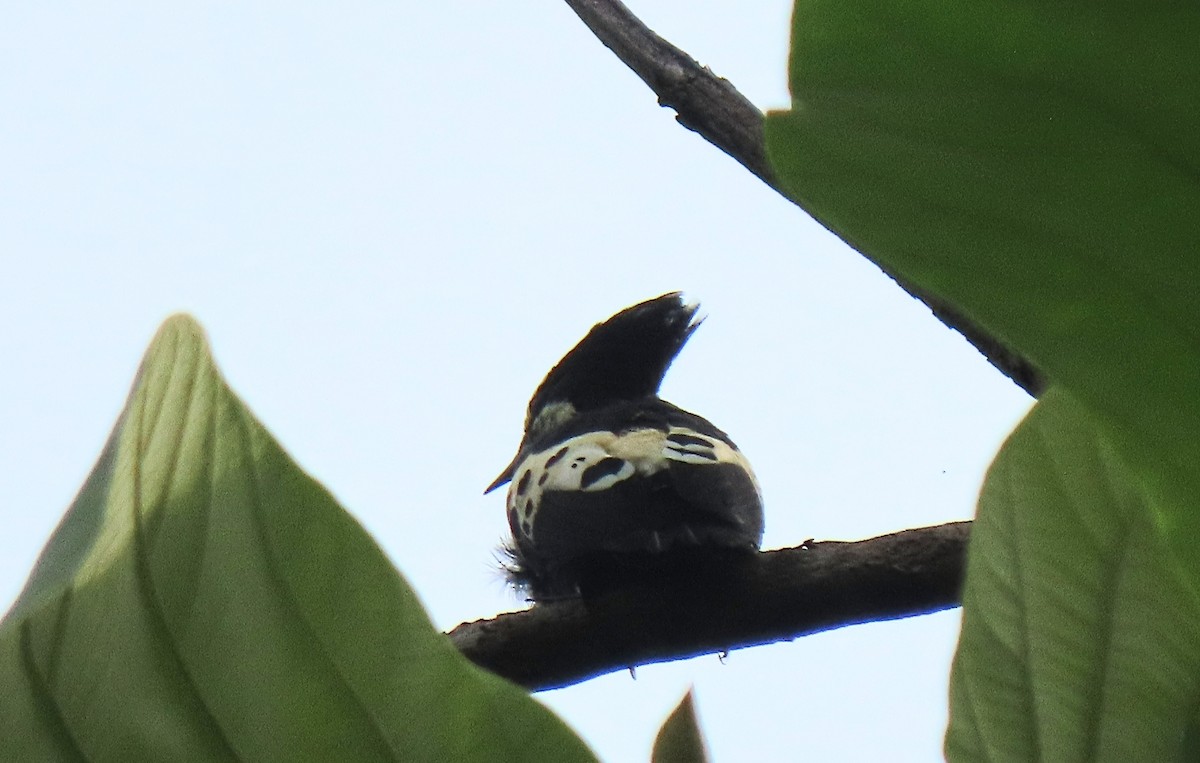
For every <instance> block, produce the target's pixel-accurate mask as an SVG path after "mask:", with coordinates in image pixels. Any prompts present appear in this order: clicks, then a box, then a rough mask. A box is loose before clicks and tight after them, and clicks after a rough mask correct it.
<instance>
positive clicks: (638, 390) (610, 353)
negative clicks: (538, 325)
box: [529, 292, 700, 421]
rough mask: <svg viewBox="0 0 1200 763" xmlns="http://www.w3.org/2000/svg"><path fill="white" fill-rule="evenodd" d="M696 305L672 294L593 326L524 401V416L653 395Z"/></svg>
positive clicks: (688, 327) (692, 323) (687, 329)
mask: <svg viewBox="0 0 1200 763" xmlns="http://www.w3.org/2000/svg"><path fill="white" fill-rule="evenodd" d="M697 309H698V307H697V306H696V305H685V304H684V303H683V299H682V297H681V295H680V293H679V292H672V293H670V294H664V295H662V296H661V297H656V298H654V299H651V300H648V301H646V302H642V303H640V304H637V305H634V306H633V307H629V308H626V309H624V310H622V311H621V312H619V313H617V314H616V315H614V316H613V317H611V318H609V319H608V320H606V321H604V322H603V323H598V324H596V325H595V326H593V327H592V330H591V331H589V332H588V334H587V336H585V337H584V338H583V339H581V340H580V341H579V344H577V345H575V347H574V348H573V349H572V350H571V351H570V352H568V353H567V354H566V355H564V356H563V358H562V360H560V361H558V364H557V365H555V366H554V368H552V369H551V370H550V373H548V374H546V378H545V380H544V381H542V384H541V386H539V387H538V388H537V391H536V392H534V393H533V398H532V399H531V400H530V401H529V420H530V421H532V420H533V419H534V418H536V417H537V414H538V412H539V411H540V410H541V409H542V408H543V407H545V406H546V404H548V403H552V402H558V401H564V402H568V403H570V404H571V405H572V406H574V408H575V409H576V410H577V411H587V410H595V409H596V408H601V407H603V406H605V405H608V404H609V403H614V402H618V401H621V400H637V399H639V398H643V397H648V396H650V395H653V394H655V393H657V392H658V388H659V386H660V385H661V384H662V380H663V376H664V375H665V374H666V373H667V368H669V367H670V365H671V361H673V360H675V356H676V355H678V354H679V351H680V350H681V349H683V345H684V343H685V342H687V340H688V337H690V336H691V335H692V332H693V331H695V330H696V327H697V326H699V325H700V322H699V321H693V318H695V316H696V310H697Z"/></svg>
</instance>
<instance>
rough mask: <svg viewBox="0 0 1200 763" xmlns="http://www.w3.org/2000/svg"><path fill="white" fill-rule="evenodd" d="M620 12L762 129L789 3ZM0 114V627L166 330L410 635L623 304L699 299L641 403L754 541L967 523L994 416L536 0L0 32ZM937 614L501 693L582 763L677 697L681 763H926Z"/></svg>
mask: <svg viewBox="0 0 1200 763" xmlns="http://www.w3.org/2000/svg"><path fill="white" fill-rule="evenodd" d="M631 7H632V8H633V10H634V11H635V12H637V13H639V14H640V15H641V16H642V18H643V19H644V20H645V21H647V23H649V24H650V25H651V27H653V28H655V29H656V30H657V31H659V32H660V33H661V34H663V35H664V36H665V37H667V38H668V39H670V40H672V41H673V42H674V43H676V44H677V45H679V46H680V47H682V48H684V49H685V50H687V51H688V52H690V53H691V54H692V55H693V56H695V57H697V58H698V59H699V60H700V61H701V62H702V63H705V64H707V65H708V66H710V67H711V68H712V69H713V70H714V71H716V72H717V73H718V74H720V75H722V76H725V77H727V78H729V79H730V80H731V81H732V82H733V83H734V84H735V85H736V86H738V87H739V88H740V89H741V90H742V92H743V93H745V94H746V95H747V96H748V97H749V98H750V99H751V100H752V101H754V102H755V103H756V104H758V105H759V106H761V107H763V108H779V107H784V106H786V105H787V84H786V68H785V67H786V55H787V21H788V14H789V13H790V5H789V4H788V3H786V2H783V0H767V2H762V3H752V4H749V5H747V4H744V3H736V2H732V0H724V1H723V2H715V1H714V2H702V3H696V2H682V1H671V2H668V1H667V0H659V1H651V0H647V1H646V2H637V1H636V0H635V1H634V2H632V5H631ZM0 104H3V110H4V116H3V117H2V118H0V268H2V270H0V273H2V275H0V357H2V358H3V359H4V373H3V374H2V375H0V527H3V531H2V532H0V611H3V610H4V609H7V607H8V605H9V603H11V601H12V600H13V599H14V598H15V597H16V595H17V593H18V591H19V590H20V587H21V585H22V583H23V581H24V578H25V576H26V575H27V574H28V571H29V569H30V567H31V565H32V563H33V561H34V559H35V557H36V555H37V554H38V552H39V550H40V549H41V547H42V545H43V544H44V542H45V541H46V539H47V537H48V536H49V533H50V531H51V530H52V529H53V527H54V525H55V524H56V523H57V522H58V520H59V518H60V516H61V514H62V513H63V511H64V510H65V509H66V507H67V506H68V505H69V503H70V501H71V499H72V497H73V495H74V493H75V491H76V490H77V489H78V487H79V486H80V485H81V484H82V482H83V479H84V478H85V476H86V475H87V473H88V472H89V471H90V470H91V468H92V465H93V463H94V461H95V459H96V457H97V455H98V454H99V451H100V448H101V446H102V444H103V443H104V441H105V439H106V438H107V436H108V432H109V429H110V428H111V426H112V424H113V422H114V420H115V418H116V415H117V413H118V412H119V411H120V409H121V407H122V405H123V403H124V399H125V396H126V394H127V392H128V389H129V385H130V383H131V381H132V379H133V374H134V372H135V370H136V368H137V364H138V362H139V359H140V357H141V355H142V353H143V351H144V350H145V348H146V345H147V343H148V342H149V340H150V338H151V336H152V335H153V333H154V331H155V330H156V328H157V327H158V325H159V323H160V322H161V321H162V320H163V319H164V318H165V317H166V316H167V315H168V314H170V313H172V312H175V311H179V310H184V311H188V312H190V313H192V314H193V315H195V316H196V317H197V318H198V319H199V320H200V321H201V323H202V324H203V325H204V326H205V327H206V329H207V331H208V333H209V337H210V340H211V342H212V344H213V347H214V352H215V354H216V357H217V361H218V363H219V364H220V366H221V368H222V369H223V371H224V373H225V375H226V377H227V378H228V380H229V382H230V383H231V384H232V386H233V387H234V389H235V390H236V391H237V392H238V393H239V394H240V395H241V396H242V397H243V399H244V400H245V401H246V402H247V403H248V404H249V406H250V407H251V409H252V410H253V411H254V412H255V413H256V414H257V416H258V417H259V418H260V419H261V420H262V421H263V422H264V423H265V424H266V425H267V427H268V428H269V429H270V430H271V431H272V432H273V433H274V435H275V436H276V437H277V438H278V439H279V440H280V441H281V442H282V443H283V445H284V446H285V447H286V448H287V449H288V450H289V452H290V453H291V454H292V455H293V457H294V458H295V459H296V460H297V461H298V462H299V463H300V464H301V465H302V466H303V467H304V468H305V469H307V470H308V471H309V472H310V473H311V474H313V475H314V476H315V477H317V478H318V479H319V480H321V481H322V482H323V483H324V484H325V485H326V486H328V487H329V488H330V489H331V490H332V491H333V493H334V494H335V495H336V496H337V497H338V498H339V500H341V501H342V503H343V505H344V506H345V507H346V508H347V509H348V510H349V511H350V512H351V513H353V514H354V516H355V517H357V518H358V519H359V520H360V521H361V522H362V523H363V524H364V525H365V526H366V527H367V529H368V530H369V531H370V532H371V533H372V534H373V535H374V536H375V538H376V539H377V540H378V541H379V543H380V544H381V545H382V546H383V547H384V548H385V549H386V550H387V552H388V553H389V554H390V555H391V557H392V559H393V560H394V561H395V563H396V564H397V566H398V567H399V568H400V570H401V571H402V572H403V573H404V575H405V576H406V577H407V578H408V580H409V581H410V582H411V583H412V585H413V586H414V587H415V588H416V590H417V592H418V593H419V594H420V596H421V598H422V600H423V601H424V602H425V604H426V606H427V608H428V609H429V611H430V613H431V615H432V617H433V618H434V620H435V622H436V623H437V624H438V625H439V627H442V628H450V627H453V626H454V625H456V624H457V623H459V622H462V621H465V620H474V619H478V618H481V617H487V616H491V615H493V614H495V613H497V612H501V611H505V610H510V609H516V608H519V607H520V606H522V605H521V603H520V601H518V599H517V598H516V597H515V596H514V595H513V594H512V593H511V592H509V591H507V590H506V589H505V588H504V586H503V585H502V583H501V579H500V576H499V574H498V573H497V571H496V567H495V562H494V549H495V547H496V546H497V545H498V543H499V541H500V540H501V538H502V537H503V534H504V533H505V532H506V531H507V530H506V525H505V519H504V509H503V501H504V499H503V496H502V495H501V494H493V495H490V496H487V497H484V496H483V495H482V494H481V493H482V490H483V488H484V487H485V486H486V485H487V484H488V483H489V482H490V481H491V480H492V478H493V477H495V475H496V473H497V472H498V471H499V470H500V469H501V468H502V467H503V466H504V465H505V464H507V463H508V461H509V459H510V458H511V456H512V454H513V452H514V450H515V448H516V446H517V444H518V441H519V440H520V435H521V424H522V420H523V416H524V409H525V405H526V402H527V401H528V398H529V395H530V393H532V391H533V389H534V387H535V386H536V385H537V383H538V382H539V381H540V380H541V378H542V376H543V375H544V374H545V372H546V371H547V370H548V369H549V368H550V366H551V365H552V364H553V363H554V362H555V361H556V360H558V358H559V357H560V356H561V355H562V354H563V353H564V352H565V351H566V350H568V349H569V348H570V347H571V346H572V345H573V344H574V342H575V341H577V340H578V339H579V338H580V337H582V336H583V334H584V333H585V332H586V331H587V329H588V328H590V327H591V326H592V324H594V323H596V322H598V321H600V320H603V319H604V318H607V317H608V316H609V315H610V314H612V313H614V312H616V311H617V310H619V309H621V308H623V307H625V306H627V305H629V304H632V303H634V302H637V301H640V300H642V299H646V298H649V297H653V296H656V295H658V294H661V293H663V292H666V291H671V290H676V289H682V290H684V291H685V292H686V293H687V295H688V297H689V298H691V299H693V300H698V301H700V302H701V304H702V312H703V313H704V314H706V315H707V316H708V319H707V321H706V322H705V323H704V326H703V327H702V328H701V329H700V330H699V331H698V332H697V333H696V334H695V335H694V337H693V338H692V340H691V342H690V343H689V345H688V346H687V347H686V348H685V350H684V352H683V354H682V356H681V357H680V359H679V360H678V362H677V363H676V364H675V366H674V367H673V369H672V371H671V372H670V373H669V374H668V376H667V381H666V384H665V385H664V389H663V392H664V397H666V398H667V399H669V400H671V401H672V402H675V403H677V404H679V405H682V406H684V407H685V408H689V409H691V410H694V411H696V412H698V413H700V414H702V415H704V416H706V417H708V418H710V419H711V420H712V421H713V422H714V423H716V424H717V426H719V427H721V428H723V429H724V430H726V431H727V432H729V433H730V434H731V436H732V437H733V438H734V439H735V440H736V441H737V442H738V444H739V445H740V446H741V448H742V450H743V451H744V452H745V453H746V454H747V455H748V456H749V458H750V459H751V461H752V462H753V464H754V466H755V469H756V471H757V473H758V476H759V480H760V482H761V483H762V487H763V491H764V494H765V498H766V506H767V533H766V540H765V542H766V545H767V546H768V547H781V546H792V545H796V544H798V543H800V542H802V541H804V540H805V539H807V538H818V539H844V540H852V539H857V538H863V537H869V536H872V535H878V534H881V533H885V532H890V531H894V530H899V529H902V528H906V527H915V526H920V525H927V524H935V523H939V522H944V521H949V520H953V519H962V518H968V517H970V515H971V514H972V512H973V504H974V500H975V497H976V493H977V491H978V488H979V484H980V482H981V479H982V477H983V474H984V470H985V469H986V466H987V464H988V462H989V461H990V459H991V456H992V455H993V453H994V452H995V450H996V449H997V447H998V446H999V444H1000V442H1001V441H1002V439H1003V437H1004V436H1005V435H1006V434H1007V433H1008V432H1009V431H1010V430H1011V428H1012V427H1013V426H1014V425H1015V424H1016V422H1017V421H1018V420H1019V418H1020V416H1021V415H1022V414H1023V413H1024V412H1025V410H1027V409H1028V407H1029V404H1030V401H1029V399H1028V398H1027V397H1026V396H1025V395H1024V393H1022V392H1021V391H1020V390H1019V389H1017V388H1016V387H1015V386H1014V385H1012V384H1011V383H1010V382H1009V381H1008V380H1007V379H1005V378H1003V377H1002V376H1001V375H1000V374H999V373H998V372H996V371H994V370H993V369H992V368H991V366H989V365H988V364H987V362H986V361H985V360H984V359H983V358H982V357H981V356H979V355H978V354H977V353H976V352H975V350H974V349H972V348H971V347H970V346H969V345H968V344H967V343H966V342H965V341H964V340H962V339H961V337H959V336H958V335H957V334H955V333H953V332H951V331H949V330H947V329H945V328H944V327H943V326H942V325H941V324H940V323H939V322H938V321H937V320H935V319H934V318H933V317H932V316H931V315H930V314H929V311H928V310H927V309H926V308H925V307H923V306H922V305H921V304H919V303H917V302H915V301H913V300H911V299H910V298H908V297H907V296H905V295H904V293H903V292H901V291H900V290H899V289H898V288H897V287H895V286H894V285H893V284H892V283H891V282H890V280H889V279H888V278H887V277H886V276H884V275H882V274H880V273H879V272H878V270H877V269H876V268H875V267H874V266H872V265H870V264H869V263H867V262H866V261H865V260H863V259H862V258H861V257H859V256H858V255H857V254H855V253H854V252H852V251H850V250H849V249H848V248H846V247H845V246H844V245H843V244H842V243H841V242H839V241H838V240H837V239H836V238H835V237H834V236H832V235H831V234H829V233H827V232H826V231H824V230H823V229H822V228H820V226H818V225H817V224H816V223H814V222H813V221H812V220H810V219H808V218H807V217H806V216H805V215H804V214H803V213H802V212H801V211H800V210H798V209H797V208H796V207H794V206H792V205H791V204H789V203H787V202H785V201H784V200H783V199H782V198H780V197H779V196H777V195H776V194H775V193H774V192H773V191H771V190H770V189H768V188H767V187H765V186H764V185H762V184H761V183H760V182H759V181H758V180H756V179H755V178H754V177H752V176H751V175H750V174H749V173H748V172H746V171H745V170H743V169H742V168H741V167H740V166H739V165H737V164H736V163H735V162H733V161H732V160H730V159H729V158H728V157H726V156H725V155H723V154H721V153H720V152H718V151H717V150H716V149H714V148H712V147H711V146H709V145H708V144H707V143H705V142H704V141H702V140H701V139H700V138H698V137H696V136H694V135H693V134H691V133H689V132H687V131H685V130H684V129H683V128H681V127H679V126H678V125H676V124H675V122H674V121H673V119H672V117H673V112H670V111H668V110H664V109H661V108H659V107H658V106H657V105H656V103H655V100H654V97H653V95H652V94H651V93H650V92H649V90H647V89H646V87H645V86H644V85H643V84H642V83H641V82H640V80H638V79H637V78H636V77H635V76H634V75H633V74H632V73H630V72H629V71H628V70H627V69H626V68H625V67H624V66H623V65H622V64H620V63H619V62H618V61H617V60H616V58H615V57H613V56H612V54H611V53H609V52H608V51H607V50H606V49H605V48H604V47H603V46H602V45H601V44H600V43H599V42H597V41H596V40H595V38H593V37H592V35H591V33H590V32H588V31H587V29H586V28H585V27H584V26H583V24H582V23H580V22H579V20H578V19H577V18H576V17H575V16H574V14H573V13H571V11H570V10H569V9H568V8H567V6H566V5H565V4H563V3H476V2H470V3H468V2H441V3H413V2H404V1H403V0H399V1H396V2H391V3H374V2H358V3H351V4H343V5H341V6H337V7H335V6H333V5H329V4H312V3H304V2H301V3H295V2H292V3H270V2H267V3H256V4H252V5H249V6H247V5H245V4H240V3H229V2H215V3H205V4H183V5H177V4H170V5H162V4H150V3H125V2H116V3H108V4H102V5H86V4H67V5H62V4H57V5H53V4H36V5H30V4H26V5H24V6H20V7H14V8H11V9H9V10H8V12H7V13H6V20H5V23H4V24H3V25H0ZM958 624H959V615H958V612H957V611H952V612H948V613H942V614H939V615H935V616H929V617H923V618H917V619H913V620H908V621H901V622H894V623H882V624H870V625H864V626H858V627H854V628H848V629H843V630H841V631H836V632H832V633H827V634H821V635H818V636H813V637H808V638H804V639H800V640H797V641H795V642H793V643H789V644H779V645H774V646H770V647H762V648H757V649H752V650H744V651H739V652H734V653H733V654H731V655H730V656H729V658H728V659H727V660H726V662H725V664H721V663H720V662H719V661H718V660H717V658H716V657H708V658H701V659H697V660H691V661H687V662H680V663H673V664H668V665H659V666H648V667H643V668H640V669H639V670H638V671H637V678H636V680H634V679H631V678H630V676H629V675H628V674H627V673H619V674H615V675H610V676H607V677H604V678H601V679H598V680H595V681H591V682H588V683H586V684H583V685H579V686H575V687H570V688H567V689H563V690H559V691H554V692H548V693H545V694H541V695H539V698H540V699H541V700H542V701H543V702H545V703H546V704H548V705H549V706H551V707H552V708H553V709H554V710H555V711H556V712H558V713H559V714H560V715H562V716H563V717H564V718H565V719H566V720H567V721H568V722H569V723H570V724H571V725H572V726H573V727H574V728H575V729H577V730H578V731H579V733H581V734H582V735H583V736H584V738H585V739H586V740H587V741H588V742H589V743H590V744H591V745H592V747H593V749H595V750H596V751H597V752H598V753H599V754H600V756H601V757H602V758H603V759H604V760H608V761H626V760H645V759H647V757H648V754H649V749H650V744H651V740H652V739H653V735H654V733H655V732H656V731H657V728H658V726H659V724H660V722H661V720H662V719H663V718H664V717H665V716H666V714H667V713H668V712H669V711H670V710H671V708H672V707H673V706H674V704H675V703H676V702H677V701H678V699H679V697H680V696H681V695H682V694H683V693H684V692H685V691H686V689H687V687H688V686H689V685H691V684H694V685H695V686H696V690H697V700H698V708H699V712H700V715H701V722H702V724H703V727H704V730H705V733H706V736H707V738H708V740H709V743H710V746H711V749H712V752H713V755H714V759H715V760H716V761H740V760H760V759H779V758H780V757H781V756H787V757H794V756H797V755H800V754H801V753H803V754H804V756H805V757H808V758H810V759H813V760H825V761H856V760H889V761H928V760H933V759H937V758H939V757H941V739H942V734H943V731H944V725H945V720H946V681H947V677H948V672H949V664H950V658H951V654H952V650H953V647H954V641H955V638H956V635H957V629H958Z"/></svg>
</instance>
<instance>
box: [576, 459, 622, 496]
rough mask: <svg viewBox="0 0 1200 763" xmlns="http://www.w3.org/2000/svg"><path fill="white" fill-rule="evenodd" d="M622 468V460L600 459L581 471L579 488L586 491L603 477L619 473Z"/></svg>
mask: <svg viewBox="0 0 1200 763" xmlns="http://www.w3.org/2000/svg"><path fill="white" fill-rule="evenodd" d="M624 466H625V460H624V459H621V458H616V457H615V456H609V457H607V458H602V459H600V460H599V461H597V462H596V463H594V464H592V465H591V466H589V467H588V468H586V469H584V470H583V475H582V476H581V477H580V478H579V487H580V488H581V489H583V490H587V489H588V488H589V487H591V486H592V485H594V484H596V483H597V482H599V481H600V480H602V479H604V478H605V477H607V476H609V475H611V474H616V473H617V472H619V471H621V469H622V467H624Z"/></svg>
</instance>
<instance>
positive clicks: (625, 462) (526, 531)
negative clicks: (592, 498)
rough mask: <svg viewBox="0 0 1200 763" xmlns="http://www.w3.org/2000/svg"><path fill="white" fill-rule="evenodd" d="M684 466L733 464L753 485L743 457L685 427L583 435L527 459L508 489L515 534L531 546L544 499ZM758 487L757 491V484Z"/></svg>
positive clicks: (604, 488)
mask: <svg viewBox="0 0 1200 763" xmlns="http://www.w3.org/2000/svg"><path fill="white" fill-rule="evenodd" d="M672 461H674V462H678V463H684V464H718V463H724V464H737V465H739V466H741V467H742V468H743V469H745V470H746V472H747V473H748V474H749V475H750V478H751V479H752V480H753V479H754V472H752V471H751V470H750V464H749V463H747V461H746V458H745V456H743V455H742V454H741V452H739V451H738V450H737V449H736V448H733V447H732V446H730V445H729V443H726V442H724V441H722V440H719V439H717V438H715V437H709V436H708V435H703V434H700V433H698V432H696V431H694V430H691V429H687V428H684V427H671V429H670V430H668V431H666V432H664V431H662V430H661V429H636V430H633V431H631V432H623V433H621V434H616V433H613V432H587V433H585V434H581V435H577V436H575V437H572V438H570V439H569V440H565V441H563V442H561V443H559V444H557V445H555V446H553V447H551V448H547V449H546V450H543V451H540V452H538V453H533V454H530V455H529V456H527V457H526V458H525V459H524V460H523V461H521V464H520V465H519V466H518V467H517V470H516V472H515V473H514V476H513V480H512V483H511V485H510V486H509V488H508V499H507V503H508V510H509V516H510V518H511V521H512V524H513V531H514V532H519V533H520V534H521V535H523V536H524V537H525V538H527V539H528V540H529V541H531V542H532V541H533V519H534V516H535V515H536V514H537V509H538V506H539V505H541V500H542V495H543V494H544V493H545V492H546V491H549V490H553V491H559V492H572V491H574V492H598V491H601V490H607V489H609V488H611V487H613V486H614V485H616V484H617V483H619V482H622V481H623V480H627V479H629V478H630V477H632V476H633V475H635V474H638V475H641V476H643V477H646V476H650V475H652V474H655V473H657V472H660V471H662V470H663V469H666V468H668V467H669V466H670V462H672ZM755 482H756V486H757V481H755Z"/></svg>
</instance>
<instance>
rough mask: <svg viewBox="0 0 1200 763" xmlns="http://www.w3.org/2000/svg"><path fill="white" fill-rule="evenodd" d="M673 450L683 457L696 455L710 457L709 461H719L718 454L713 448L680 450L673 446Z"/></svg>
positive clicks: (697, 456)
mask: <svg viewBox="0 0 1200 763" xmlns="http://www.w3.org/2000/svg"><path fill="white" fill-rule="evenodd" d="M671 452H672V453H675V454H676V455H678V456H679V457H680V458H682V457H683V456H688V457H693V456H694V457H696V458H704V459H708V460H709V461H712V462H713V463H716V461H717V454H716V453H714V452H713V451H712V449H708V450H678V449H675V448H672V449H671Z"/></svg>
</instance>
